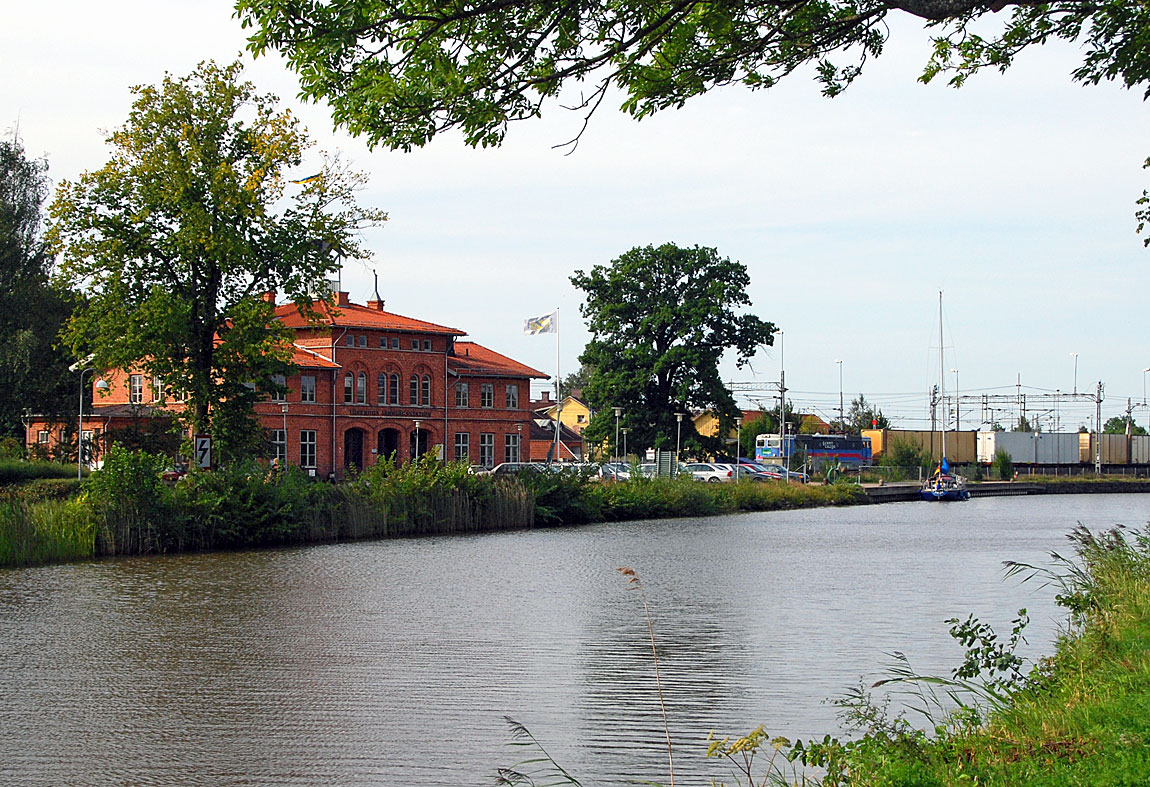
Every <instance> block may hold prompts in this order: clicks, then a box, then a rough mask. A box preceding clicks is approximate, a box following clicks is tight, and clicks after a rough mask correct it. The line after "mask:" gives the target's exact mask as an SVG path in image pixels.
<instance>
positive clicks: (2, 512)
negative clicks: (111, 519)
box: [0, 500, 95, 566]
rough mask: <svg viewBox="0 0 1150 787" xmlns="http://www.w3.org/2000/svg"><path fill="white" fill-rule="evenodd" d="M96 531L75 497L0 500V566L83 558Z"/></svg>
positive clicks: (89, 551)
mask: <svg viewBox="0 0 1150 787" xmlns="http://www.w3.org/2000/svg"><path fill="white" fill-rule="evenodd" d="M94 553H95V531H94V530H93V529H92V527H91V524H90V522H89V521H88V520H87V519H86V517H84V515H83V512H82V511H81V510H80V507H79V506H78V505H77V504H76V503H75V502H74V501H61V500H51V501H45V502H40V503H27V502H16V503H12V502H8V503H0V566H30V565H39V564H42V563H63V562H68V561H72V560H84V559H86V558H90V557H92V555H93V554H94Z"/></svg>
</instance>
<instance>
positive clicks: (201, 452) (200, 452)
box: [195, 434, 212, 470]
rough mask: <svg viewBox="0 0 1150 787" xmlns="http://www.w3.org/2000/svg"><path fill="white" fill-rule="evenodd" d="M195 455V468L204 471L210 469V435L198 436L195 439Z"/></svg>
mask: <svg viewBox="0 0 1150 787" xmlns="http://www.w3.org/2000/svg"><path fill="white" fill-rule="evenodd" d="M195 442H196V449H195V451H196V453H195V463H196V466H197V467H200V468H202V469H204V470H211V469H212V436H211V435H210V434H198V435H196V437H195Z"/></svg>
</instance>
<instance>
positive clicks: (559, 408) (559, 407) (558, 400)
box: [555, 306, 563, 462]
mask: <svg viewBox="0 0 1150 787" xmlns="http://www.w3.org/2000/svg"><path fill="white" fill-rule="evenodd" d="M562 416H563V396H562V393H561V391H560V385H559V307H558V306H556V307H555V461H556V462H558V461H560V460H561V459H562V458H563V457H562V456H560V455H559V450H560V443H559V430H560V429H562V428H563V421H562V420H561V418H562Z"/></svg>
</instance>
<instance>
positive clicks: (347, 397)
mask: <svg viewBox="0 0 1150 787" xmlns="http://www.w3.org/2000/svg"><path fill="white" fill-rule="evenodd" d="M354 387H355V375H353V374H352V373H351V372H348V373H347V374H345V375H344V376H343V403H344V404H351V403H352V401H354V399H353V392H352V389H353V388H354Z"/></svg>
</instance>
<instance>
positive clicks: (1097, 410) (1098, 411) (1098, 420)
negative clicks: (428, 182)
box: [1094, 380, 1102, 475]
mask: <svg viewBox="0 0 1150 787" xmlns="http://www.w3.org/2000/svg"><path fill="white" fill-rule="evenodd" d="M1094 428H1095V429H1096V430H1097V434H1098V440H1097V442H1096V443H1095V449H1094V473H1095V475H1102V381H1101V380H1099V381H1098V393H1097V395H1095V397H1094Z"/></svg>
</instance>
